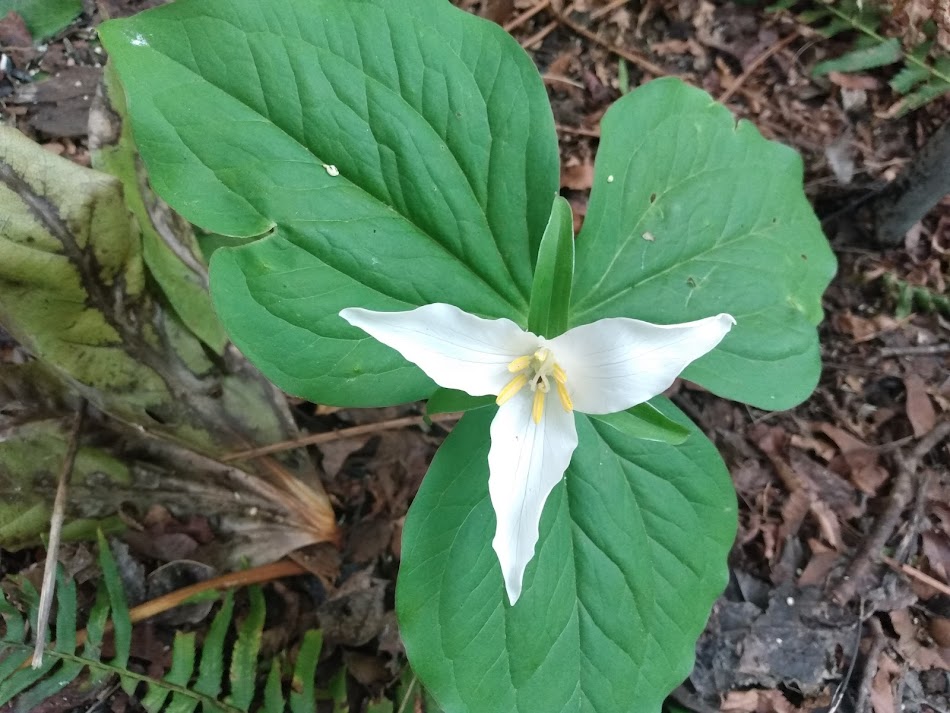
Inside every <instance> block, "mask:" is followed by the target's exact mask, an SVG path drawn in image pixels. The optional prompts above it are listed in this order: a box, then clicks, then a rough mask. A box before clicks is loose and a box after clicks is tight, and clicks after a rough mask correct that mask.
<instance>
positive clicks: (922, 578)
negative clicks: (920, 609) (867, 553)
mask: <svg viewBox="0 0 950 713" xmlns="http://www.w3.org/2000/svg"><path fill="white" fill-rule="evenodd" d="M881 559H882V560H884V564H886V565H887V566H889V567H893V568H894V569H895V570H897V571H898V572H903V573H904V574H906V575H907V576H908V577H913V578H914V579H916V580H917V581H918V582H923V583H924V584H926V585H927V586H928V587H933V588H934V589H936V590H937V591H938V592H940V593H941V594H945V595H947V596H948V597H950V584H947V583H945V582H941V581H940V580H939V579H935V578H934V577H931V576H930V575H929V574H927V573H926V572H921V571H920V570H919V569H917V568H916V567H911V566H910V565H909V564H901V563H900V562H898V561H897V560H895V559H892V558H890V557H882V558H881Z"/></svg>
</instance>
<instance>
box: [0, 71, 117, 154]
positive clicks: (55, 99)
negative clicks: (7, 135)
mask: <svg viewBox="0 0 950 713" xmlns="http://www.w3.org/2000/svg"><path fill="white" fill-rule="evenodd" d="M101 75H102V69H101V68H100V67H69V68H67V69H64V70H63V71H62V72H59V73H58V74H56V75H55V76H53V77H50V78H49V79H46V80H44V81H42V82H36V83H35V84H24V85H23V86H21V87H20V88H19V89H18V90H17V92H16V94H15V95H14V97H13V100H14V101H15V102H16V103H18V104H28V105H30V118H29V124H30V126H32V127H33V128H34V129H36V130H37V131H41V132H43V133H44V134H47V135H49V136H55V137H60V138H62V137H78V136H85V135H86V134H87V133H88V124H89V107H90V106H91V104H92V98H93V96H94V95H95V93H96V87H97V86H98V84H99V78H100V76H101Z"/></svg>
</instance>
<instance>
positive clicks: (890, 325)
mask: <svg viewBox="0 0 950 713" xmlns="http://www.w3.org/2000/svg"><path fill="white" fill-rule="evenodd" d="M831 324H832V326H833V327H834V328H835V330H836V331H838V332H840V333H841V334H847V335H849V336H851V337H853V338H854V341H855V343H861V342H867V341H870V340H871V339H874V338H875V337H878V336H880V335H881V334H883V333H885V332H890V331H893V330H895V329H897V328H899V327H900V326H901V323H900V322H899V321H898V320H896V319H894V318H893V317H889V316H887V315H875V316H874V317H872V318H870V319H866V318H864V317H859V316H858V315H856V314H853V313H852V312H850V311H847V310H845V311H842V312H838V313H836V314H834V315H833V316H832V317H831Z"/></svg>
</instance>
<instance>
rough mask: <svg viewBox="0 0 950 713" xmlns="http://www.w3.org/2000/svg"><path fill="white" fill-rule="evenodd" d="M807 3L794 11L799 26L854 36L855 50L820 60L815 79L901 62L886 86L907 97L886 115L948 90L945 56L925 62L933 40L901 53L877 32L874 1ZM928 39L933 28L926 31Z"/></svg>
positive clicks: (777, 8) (788, 0) (784, 4)
mask: <svg viewBox="0 0 950 713" xmlns="http://www.w3.org/2000/svg"><path fill="white" fill-rule="evenodd" d="M794 5H796V3H795V2H793V1H792V0H779V2H776V3H775V4H774V5H772V6H770V7H769V8H768V9H769V10H770V11H774V12H782V11H792V7H793V6H794ZM812 5H813V6H812V7H810V8H808V9H806V10H802V11H800V12H797V13H793V14H794V15H795V18H796V19H797V20H798V21H799V22H801V23H802V24H805V25H809V26H812V27H814V29H815V30H816V31H817V32H819V33H820V34H822V35H823V36H824V37H826V38H827V37H834V36H835V35H838V34H841V33H842V32H844V31H846V30H853V31H855V32H857V33H858V34H859V37H858V39H857V40H856V41H855V46H854V49H853V50H851V51H850V52H847V53H846V54H844V55H842V56H840V57H837V58H834V59H829V60H825V61H824V62H819V63H818V64H817V65H815V67H814V69H813V70H812V74H813V75H814V76H816V77H820V76H822V75H825V74H828V73H829V72H844V73H847V72H861V71H864V70H867V69H875V68H877V67H884V66H887V65H891V64H897V63H902V65H903V66H901V67H900V69H899V71H898V72H897V74H895V75H894V77H893V78H892V79H891V80H890V82H889V85H890V87H891V89H893V90H894V92H896V93H897V94H900V95H906V96H905V97H904V99H903V100H902V101H900V102H899V103H898V104H895V106H894V107H893V109H892V111H891V112H889V114H890V115H897V116H902V115H904V114H906V113H907V112H909V111H912V110H914V109H917V108H919V107H921V106H924V105H925V104H927V103H928V102H930V101H933V100H934V99H936V98H937V97H939V96H941V95H942V94H944V93H946V92H948V91H950V58H948V57H945V56H944V57H940V58H938V59H937V60H936V61H935V62H929V61H928V57H929V55H930V51H931V48H932V46H933V40H932V39H928V40H926V41H924V42H922V43H920V44H918V45H917V46H916V47H914V48H913V49H911V50H909V51H906V50H904V48H903V47H902V46H901V43H900V41H899V40H898V39H897V38H896V37H892V38H887V37H884V36H883V35H881V34H880V32H879V28H880V26H881V20H882V13H881V9H880V8H879V7H878V6H877V5H876V4H874V3H870V2H863V3H862V2H857V0H839V1H837V2H832V1H830V0H812ZM928 33H929V36H930V37H932V32H930V31H928Z"/></svg>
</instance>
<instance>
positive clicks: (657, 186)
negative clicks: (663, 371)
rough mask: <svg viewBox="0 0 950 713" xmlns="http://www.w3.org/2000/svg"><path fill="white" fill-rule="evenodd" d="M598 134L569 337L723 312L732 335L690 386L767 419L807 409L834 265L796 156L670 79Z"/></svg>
mask: <svg viewBox="0 0 950 713" xmlns="http://www.w3.org/2000/svg"><path fill="white" fill-rule="evenodd" d="M601 131H602V135H603V139H602V140H601V144H600V149H599V152H598V155H597V164H596V172H595V180H594V188H593V192H592V194H591V199H590V205H589V207H588V213H587V217H586V219H585V221H584V228H583V230H582V231H581V233H580V235H579V236H578V237H577V266H576V271H575V276H574V306H573V310H572V315H571V322H572V326H573V325H579V324H585V323H588V322H593V321H596V320H598V319H601V318H604V317H634V318H637V319H644V320H647V321H650V322H656V323H661V324H663V323H679V322H687V321H691V320H694V319H700V318H703V317H708V316H710V315H715V314H717V313H719V312H728V313H730V314H732V315H733V316H734V317H735V318H736V321H737V325H736V327H734V328H733V330H732V331H731V332H730V333H729V335H728V336H727V337H726V338H725V340H723V342H722V344H721V345H720V346H719V347H718V348H717V349H715V350H714V351H712V352H711V353H709V354H707V355H706V356H705V357H703V358H702V359H700V360H698V361H696V362H694V363H693V364H692V365H691V366H690V367H689V368H688V369H687V370H686V371H685V372H684V376H685V377H686V378H688V379H691V380H693V381H695V382H698V383H700V384H702V385H703V386H704V387H706V388H707V389H709V390H711V391H713V392H714V393H716V394H719V395H721V396H725V397H727V398H731V399H735V400H738V401H744V402H746V403H751V404H754V405H756V406H759V407H761V408H769V409H781V408H789V407H791V406H793V405H794V404H796V403H799V402H800V401H802V400H803V399H805V398H806V397H807V396H808V395H809V394H810V393H811V391H812V389H813V388H814V386H815V384H816V383H817V380H818V374H819V371H820V362H819V349H818V337H817V333H816V329H815V326H816V325H817V324H818V323H819V322H820V321H821V319H822V316H823V314H822V308H821V294H822V292H823V290H824V289H825V287H826V286H827V285H828V283H829V281H830V280H831V277H832V276H833V275H834V272H835V258H834V255H833V254H832V252H831V249H830V248H829V246H828V241H827V240H826V239H825V237H824V235H822V232H821V228H820V226H819V223H818V221H817V219H816V218H815V215H814V213H813V212H812V209H811V207H810V206H809V204H808V201H807V200H806V198H805V194H804V192H803V190H802V163H801V159H800V158H799V156H798V155H797V154H796V153H795V152H794V151H793V150H792V149H790V148H788V147H787V146H783V145H781V144H778V143H775V142H771V141H766V140H765V139H763V138H762V136H761V135H760V134H759V132H758V131H757V130H756V129H755V127H753V126H752V125H751V124H749V123H748V122H746V121H740V122H738V124H737V123H736V121H735V119H734V118H733V117H732V116H731V115H730V113H729V112H728V110H726V109H725V108H724V107H722V106H721V105H719V104H716V103H715V102H713V101H712V99H711V98H710V97H709V95H708V94H706V93H705V92H702V91H700V90H698V89H694V88H692V87H689V86H687V85H685V84H683V83H682V82H680V81H679V80H675V79H660V80H656V81H653V82H650V83H649V84H646V85H644V86H641V87H639V88H637V89H635V90H634V91H633V92H631V93H630V94H629V95H627V96H626V97H624V98H622V99H620V100H619V101H618V102H617V103H616V104H615V105H614V106H613V107H611V109H610V110H609V111H608V112H607V114H606V116H605V117H604V120H603V124H602V130H601Z"/></svg>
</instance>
